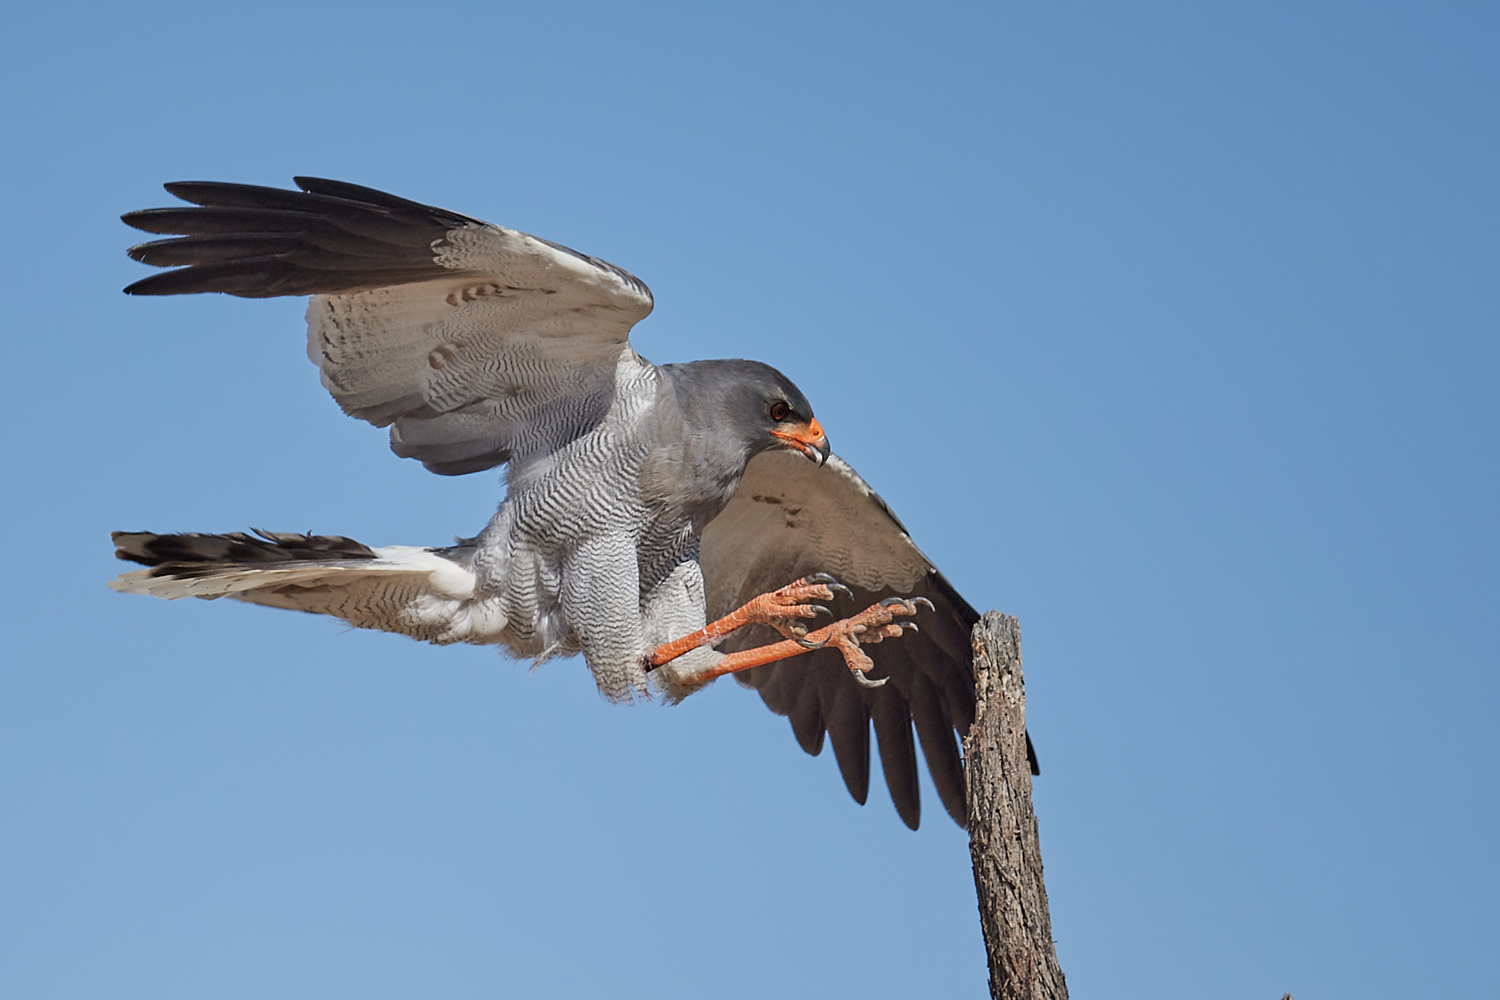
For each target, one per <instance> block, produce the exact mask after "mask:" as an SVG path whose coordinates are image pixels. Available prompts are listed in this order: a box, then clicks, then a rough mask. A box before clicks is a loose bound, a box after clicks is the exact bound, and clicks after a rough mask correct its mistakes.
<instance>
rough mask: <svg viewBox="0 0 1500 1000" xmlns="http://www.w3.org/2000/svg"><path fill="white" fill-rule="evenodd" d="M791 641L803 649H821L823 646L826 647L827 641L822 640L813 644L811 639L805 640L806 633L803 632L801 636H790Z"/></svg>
mask: <svg viewBox="0 0 1500 1000" xmlns="http://www.w3.org/2000/svg"><path fill="white" fill-rule="evenodd" d="M791 640H792V641H793V642H795V643H796V644H797V645H799V646H801V647H802V648H803V649H822V648H823V647H824V646H826V645H828V640H827V639H824V640H822V641H821V642H813V641H812V640H811V639H808V638H807V633H805V632H804V633H803V634H802V635H794V636H792V637H791Z"/></svg>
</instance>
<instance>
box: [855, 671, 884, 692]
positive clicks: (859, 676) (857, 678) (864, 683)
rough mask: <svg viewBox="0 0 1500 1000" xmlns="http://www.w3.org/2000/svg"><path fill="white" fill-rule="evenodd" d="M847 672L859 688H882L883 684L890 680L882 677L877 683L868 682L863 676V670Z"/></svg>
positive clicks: (868, 679)
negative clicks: (851, 675)
mask: <svg viewBox="0 0 1500 1000" xmlns="http://www.w3.org/2000/svg"><path fill="white" fill-rule="evenodd" d="M849 672H850V673H851V674H853V675H854V679H855V681H856V682H858V684H859V686H860V687H867V688H878V687H884V686H885V682H886V681H888V680H890V678H889V677H882V678H880V680H878V681H872V680H870V678H868V677H866V676H865V672H864V671H863V670H851V671H849Z"/></svg>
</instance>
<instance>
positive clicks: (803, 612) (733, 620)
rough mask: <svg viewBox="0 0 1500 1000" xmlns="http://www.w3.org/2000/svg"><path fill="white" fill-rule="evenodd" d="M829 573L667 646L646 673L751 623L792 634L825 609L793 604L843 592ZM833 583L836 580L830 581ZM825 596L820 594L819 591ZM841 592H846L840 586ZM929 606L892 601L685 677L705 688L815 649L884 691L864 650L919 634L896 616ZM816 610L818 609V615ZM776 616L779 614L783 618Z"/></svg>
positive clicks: (923, 601) (758, 600)
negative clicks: (834, 653)
mask: <svg viewBox="0 0 1500 1000" xmlns="http://www.w3.org/2000/svg"><path fill="white" fill-rule="evenodd" d="M825 577H826V574H818V575H817V576H816V577H813V576H809V577H804V578H803V579H802V580H799V581H798V582H797V583H794V584H792V585H791V586H790V587H783V588H782V589H781V590H778V591H775V592H773V593H770V594H762V595H761V596H760V597H757V598H756V599H755V600H753V601H751V602H750V603H749V604H746V605H745V606H744V607H743V608H740V609H739V610H738V611H735V612H733V613H732V614H729V615H726V616H725V617H723V618H720V619H719V620H718V621H716V622H713V623H712V624H710V625H708V626H706V627H704V628H701V629H699V630H698V631H697V632H694V633H692V634H691V635H687V636H684V637H682V638H681V639H678V640H677V641H675V642H669V643H667V644H666V645H663V646H658V647H657V648H656V650H655V651H654V652H653V653H652V654H651V657H650V666H649V667H648V668H647V669H651V668H654V667H659V666H661V665H662V664H664V663H668V662H670V661H671V660H674V659H676V658H677V657H679V656H681V655H682V654H684V653H686V652H688V651H689V650H692V649H697V648H698V647H699V646H702V645H704V644H706V643H708V642H710V641H712V640H713V639H716V638H718V637H720V636H723V635H727V634H729V633H730V632H732V631H734V630H735V629H737V628H740V627H741V626H743V625H748V624H750V623H751V622H764V623H767V624H771V625H775V626H777V628H778V629H780V630H781V632H782V634H783V635H787V634H788V632H789V631H790V629H789V628H788V627H786V625H785V619H786V618H788V617H798V618H812V617H814V616H815V615H816V614H818V613H819V612H820V611H826V610H827V609H826V608H820V607H818V606H817V605H805V604H791V603H789V602H790V601H792V600H800V599H803V598H805V597H820V598H822V599H823V600H831V599H832V596H833V595H832V590H831V587H838V586H839V585H838V584H837V583H831V584H830V583H823V582H821V581H822V578H825ZM827 579H829V580H831V579H832V578H831V577H829V578H827ZM819 588H820V589H821V590H822V591H824V592H823V593H818V592H816V590H817V589H819ZM839 589H841V590H842V589H845V588H842V587H840V588H839ZM921 604H925V605H927V608H928V610H932V602H931V601H929V600H927V598H925V597H916V598H912V599H910V600H907V599H905V598H901V597H887V598H886V599H885V600H883V601H881V602H880V603H879V604H873V605H871V606H870V607H868V608H866V609H865V610H863V611H861V612H860V613H859V614H856V615H853V616H852V617H849V618H845V619H844V620H843V621H837V622H834V623H833V624H831V625H826V626H824V627H823V628H820V629H818V630H817V631H815V632H808V633H806V634H805V635H795V634H793V635H792V636H791V637H789V638H787V639H785V640H783V641H781V642H773V643H771V644H770V645H767V646H760V647H758V648H756V649H746V650H741V651H740V652H738V653H730V654H728V655H727V656H725V657H724V658H723V659H722V660H720V661H719V663H718V664H717V665H716V666H714V667H713V668H711V669H709V670H705V671H703V672H702V673H700V674H696V675H694V676H692V677H688V678H683V681H684V682H685V683H687V684H690V685H698V684H706V683H708V682H709V681H711V680H714V679H715V678H718V677H723V676H724V675H725V674H733V673H738V672H739V671H741V670H749V669H750V668H751V667H758V666H760V665H761V664H763V663H774V662H775V661H776V660H784V659H786V658H788V657H791V656H796V655H797V654H799V653H805V652H807V651H808V650H811V649H822V648H824V647H825V646H832V647H834V648H835V649H837V650H838V651H839V652H840V653H842V654H843V656H844V663H845V665H847V666H848V667H849V670H850V672H851V673H853V674H854V679H855V680H857V681H858V682H859V683H860V684H862V685H864V686H865V687H880V686H881V685H882V684H884V683H885V682H886V680H887V678H884V677H882V678H881V679H880V680H877V681H872V680H869V679H868V678H867V677H866V676H865V672H866V671H868V670H869V669H870V668H871V667H873V666H874V665H875V664H874V663H873V662H872V661H871V660H870V658H869V657H868V656H866V655H865V653H864V651H863V650H861V649H860V648H859V647H860V646H861V645H873V644H874V643H877V642H880V641H881V640H882V639H894V638H896V637H898V636H900V635H901V634H902V633H903V632H904V631H905V630H906V629H912V630H913V631H915V630H916V627H917V626H916V624H915V623H914V622H897V621H895V620H894V619H895V618H896V616H897V615H914V614H916V613H917V607H918V605H921ZM814 609H816V610H814ZM776 612H780V614H779V616H778V615H776Z"/></svg>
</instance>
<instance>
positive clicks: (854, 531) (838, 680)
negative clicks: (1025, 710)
mask: <svg viewBox="0 0 1500 1000" xmlns="http://www.w3.org/2000/svg"><path fill="white" fill-rule="evenodd" d="M700 562H701V564H702V567H703V576H704V581H705V584H706V587H707V591H708V617H709V620H710V621H712V620H714V619H715V618H718V617H721V616H723V615H725V614H728V613H729V612H730V611H732V610H734V609H735V608H737V607H739V606H740V605H742V604H744V603H745V602H746V601H748V600H750V599H751V598H752V597H755V596H756V595H757V594H762V593H766V592H768V591H771V590H775V589H776V588H778V587H782V586H785V585H786V584H788V583H790V582H792V581H793V580H795V579H797V578H798V577H801V576H805V575H807V574H809V573H818V572H822V573H831V574H833V575H834V576H835V577H837V578H838V580H839V582H840V583H843V584H844V585H845V586H847V587H849V589H850V590H851V591H852V592H853V597H852V598H850V597H846V596H843V595H840V594H836V595H835V596H836V598H837V599H836V601H835V602H834V603H833V604H832V605H830V608H831V610H832V611H833V614H834V617H835V618H845V617H848V616H849V615H852V614H854V613H855V612H857V611H860V610H863V609H864V608H866V607H869V606H870V605H871V604H873V603H875V602H876V601H878V600H880V599H881V598H882V597H887V596H891V595H899V596H902V597H925V598H927V599H928V600H930V601H931V602H932V603H933V606H934V608H935V610H934V611H932V612H926V611H923V612H921V613H919V614H918V615H917V617H916V619H915V621H916V622H917V624H918V626H919V627H920V631H919V632H907V633H906V634H905V635H904V636H902V637H901V638H900V639H888V640H886V641H884V642H882V643H879V644H877V645H873V646H866V647H864V648H865V652H866V653H868V654H869V656H870V658H871V659H872V660H874V662H875V666H874V668H873V669H872V670H871V671H870V673H869V676H870V677H871V678H872V679H878V678H881V677H888V678H890V680H889V681H888V682H887V683H886V684H885V685H884V686H882V687H878V688H866V687H861V686H860V685H858V684H856V683H855V682H854V679H853V678H852V677H851V676H850V675H849V670H848V668H847V667H846V666H845V665H844V660H843V657H842V656H841V655H840V654H839V653H838V652H836V651H834V650H817V651H814V652H811V653H806V654H803V655H800V656H796V657H793V658H791V659H788V660H781V661H779V662H776V663H770V664H766V665H765V666H760V667H755V668H753V669H751V670H748V671H745V672H744V673H740V674H736V675H735V676H736V678H738V679H741V681H742V683H745V684H748V685H749V686H751V687H754V688H756V689H757V690H758V691H759V692H760V696H761V698H762V699H764V701H765V703H766V705H767V707H769V708H770V709H771V711H773V712H775V713H776V714H778V715H785V716H787V717H788V718H789V719H790V720H791V724H792V732H793V733H795V734H796V737H797V742H798V743H800V744H801V746H802V749H804V750H806V751H807V752H808V753H810V754H817V753H819V752H820V751H821V750H822V749H823V738H824V735H825V734H826V735H827V736H828V738H829V739H830V740H831V741H832V743H833V751H834V755H835V756H836V757H837V758H838V763H839V770H840V771H841V772H842V774H843V777H844V783H845V784H846V785H847V786H848V788H849V792H850V794H852V795H853V796H854V798H855V799H856V800H857V801H858V802H860V803H863V802H864V801H865V797H866V795H867V794H868V791H869V785H870V728H871V723H874V730H875V739H876V742H877V744H878V745H879V748H880V764H881V768H882V770H883V771H884V772H885V781H886V785H887V787H888V788H889V789H890V792H891V799H892V800H893V801H894V802H895V804H896V811H897V812H898V813H899V814H900V816H901V818H902V820H903V821H905V823H906V825H907V826H909V827H911V828H912V829H916V827H917V824H918V821H919V820H920V818H921V801H920V798H919V792H918V786H917V758H916V746H915V744H916V743H920V744H921V747H922V753H923V755H924V756H925V757H926V758H927V767H928V770H929V772H930V773H931V774H932V780H933V784H934V785H935V786H936V787H937V792H938V796H939V798H941V799H942V802H943V806H944V808H945V809H947V811H948V814H949V815H950V816H952V817H953V819H954V820H955V821H956V822H958V823H959V824H960V825H963V824H965V823H966V821H967V811H966V807H965V804H964V772H963V760H962V757H961V756H960V753H959V745H958V742H957V740H956V738H955V731H956V732H958V733H965V732H967V731H968V728H969V726H970V724H971V723H973V721H974V666H973V654H972V650H971V647H970V644H969V633H970V631H971V630H972V628H973V626H974V623H975V622H976V621H978V620H979V615H978V614H977V613H976V612H975V611H974V609H973V608H972V607H970V606H969V603H968V602H967V601H965V600H964V599H963V598H962V597H960V596H959V594H958V593H957V592H956V591H955V590H954V589H953V587H952V585H951V584H949V583H948V581H947V580H946V579H945V578H944V577H943V575H942V574H941V573H939V572H938V570H937V568H936V567H934V566H933V565H932V563H931V562H929V561H928V559H927V557H926V556H924V555H923V554H922V553H921V551H920V550H919V549H918V548H917V547H916V546H915V545H914V544H912V540H911V538H910V537H909V536H908V535H907V533H906V529H905V528H904V527H903V526H902V524H901V522H900V521H899V520H897V519H896V515H895V514H893V513H892V512H891V509H890V508H889V507H888V506H886V503H885V501H884V500H882V499H881V498H880V497H879V495H877V494H876V493H875V491H874V490H872V489H870V487H869V485H868V484H867V483H866V482H865V481H864V480H863V479H861V478H860V477H859V474H858V473H856V472H855V471H854V469H852V468H851V467H850V466H849V464H848V463H847V462H845V461H844V460H843V459H841V458H839V457H838V456H837V455H834V456H832V457H830V458H829V459H828V462H827V464H826V465H825V466H824V467H822V468H818V467H817V466H815V465H814V464H813V463H811V462H808V461H807V460H806V459H804V458H802V456H800V455H796V454H793V453H791V452H786V451H769V452H765V453H763V454H761V455H758V456H756V457H755V458H754V459H752V460H751V462H750V466H749V468H748V469H746V471H745V478H744V479H743V480H742V481H741V482H740V487H739V490H738V492H736V493H735V495H734V498H733V499H732V500H731V501H730V502H729V506H727V507H726V508H725V509H724V512H723V513H721V514H720V515H719V516H718V517H717V518H715V519H714V520H713V521H712V522H711V523H710V524H709V526H708V529H707V530H706V531H705V532H704V533H703V540H702V545H701V549H700ZM779 638H780V636H778V635H776V634H775V633H774V632H773V631H771V630H770V629H769V628H767V627H766V626H755V627H753V628H747V629H743V630H741V631H740V632H736V633H733V634H732V635H731V636H729V638H728V639H726V640H725V642H724V643H722V644H721V645H720V647H719V648H720V649H721V650H723V651H725V652H731V651H734V650H737V649H747V648H751V647H754V646H759V645H763V644H764V643H767V642H774V641H776V640H778V639H779ZM913 729H915V731H916V740H915V743H914V741H913V739H912V733H913Z"/></svg>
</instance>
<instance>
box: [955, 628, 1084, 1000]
mask: <svg viewBox="0 0 1500 1000" xmlns="http://www.w3.org/2000/svg"><path fill="white" fill-rule="evenodd" d="M973 641H974V674H975V678H974V680H975V696H976V698H977V700H978V701H977V705H976V706H975V713H974V725H973V727H972V728H971V729H970V730H969V735H968V736H967V737H966V738H965V739H964V759H965V760H966V762H967V767H966V769H965V780H966V781H967V783H968V795H969V854H970V856H971V857H972V858H973V861H974V887H975V889H976V890H977V891H978V893H979V922H980V924H981V925H982V926H983V928H984V946H985V950H986V951H987V952H988V953H989V962H990V996H991V997H993V998H995V1000H1067V996H1068V986H1067V982H1066V981H1065V980H1064V979H1063V974H1062V969H1061V968H1060V967H1059V966H1058V964H1057V950H1056V948H1055V947H1054V945H1053V941H1052V917H1051V915H1050V914H1049V913H1048V911H1047V890H1046V888H1045V887H1044V886H1043V884H1042V851H1041V846H1040V844H1039V843H1038V841H1037V825H1036V815H1035V814H1034V813H1033V812H1032V811H1031V768H1030V765H1029V764H1028V762H1027V758H1026V687H1025V683H1024V681H1023V679H1022V676H1021V625H1020V623H1019V622H1017V621H1016V620H1015V619H1014V618H1011V617H1009V616H1007V615H1002V614H999V613H998V612H995V611H989V612H986V613H985V615H984V617H983V618H982V619H981V620H980V622H979V624H977V625H975V626H974V635H973Z"/></svg>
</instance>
